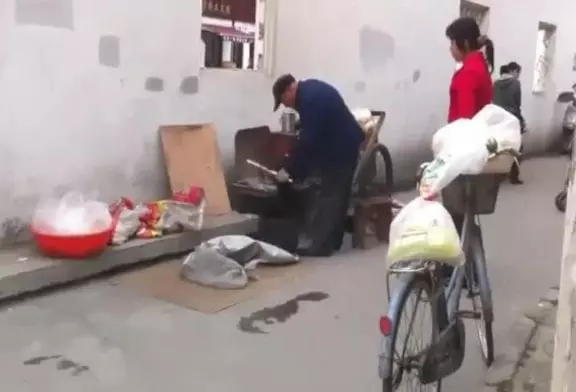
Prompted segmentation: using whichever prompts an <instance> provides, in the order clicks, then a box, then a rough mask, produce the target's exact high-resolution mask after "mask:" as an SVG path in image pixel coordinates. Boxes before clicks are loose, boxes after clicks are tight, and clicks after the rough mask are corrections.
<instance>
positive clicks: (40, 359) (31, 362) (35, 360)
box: [23, 355, 60, 365]
mask: <svg viewBox="0 0 576 392" xmlns="http://www.w3.org/2000/svg"><path fill="white" fill-rule="evenodd" d="M58 358H60V355H50V356H44V357H34V358H30V359H27V360H26V361H24V362H23V364H24V365H40V364H41V363H42V362H46V361H49V360H51V359H58Z"/></svg>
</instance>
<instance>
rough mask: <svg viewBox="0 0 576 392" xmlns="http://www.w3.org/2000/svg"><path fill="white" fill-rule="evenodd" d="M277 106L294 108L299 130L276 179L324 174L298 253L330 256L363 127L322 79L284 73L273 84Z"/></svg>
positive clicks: (335, 245)
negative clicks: (302, 77) (298, 121)
mask: <svg viewBox="0 0 576 392" xmlns="http://www.w3.org/2000/svg"><path fill="white" fill-rule="evenodd" d="M272 94H273V95H274V111H276V110H277V109H278V107H279V106H280V104H283V105H284V106H286V107H289V108H292V109H294V110H296V111H297V112H298V114H299V117H300V124H301V131H300V133H299V137H298V141H297V143H296V145H295V146H294V149H293V150H292V152H291V153H290V156H289V157H288V160H287V162H286V163H285V166H284V168H283V169H281V170H280V171H279V172H278V175H277V178H276V179H277V181H279V182H286V181H289V179H290V178H292V179H294V180H303V179H305V178H306V177H309V176H314V177H318V178H320V182H321V183H320V186H319V190H318V195H317V197H316V198H315V200H314V201H313V202H312V205H311V206H309V207H310V208H309V209H310V214H309V216H310V217H311V219H310V221H309V222H307V227H306V228H305V234H306V235H307V239H308V241H306V243H304V244H300V245H299V248H300V249H299V250H298V253H299V254H301V255H310V256H330V255H331V254H332V253H333V252H334V251H337V250H339V249H340V247H341V245H342V239H343V236H344V229H345V223H346V218H347V214H348V207H349V203H350V192H351V188H352V181H353V177H354V172H355V170H356V165H357V163H358V155H359V153H360V145H361V144H362V142H363V141H364V133H363V131H362V129H361V128H360V125H359V124H358V123H357V121H356V119H355V118H354V116H353V115H352V113H351V112H350V110H349V109H348V106H347V105H346V103H345V102H344V99H343V98H342V96H341V95H340V93H339V92H338V90H336V89H335V88H334V87H333V86H331V85H329V84H328V83H325V82H323V81H320V80H316V79H308V80H302V81H297V80H296V79H295V78H294V76H292V75H290V74H286V75H283V76H280V77H279V78H278V79H277V80H276V82H275V83H274V85H273V87H272Z"/></svg>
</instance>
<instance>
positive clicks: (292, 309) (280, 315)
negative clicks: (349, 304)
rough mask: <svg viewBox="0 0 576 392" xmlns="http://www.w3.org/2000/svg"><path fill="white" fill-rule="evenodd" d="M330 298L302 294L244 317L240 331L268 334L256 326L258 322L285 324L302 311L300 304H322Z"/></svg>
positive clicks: (313, 293)
mask: <svg viewBox="0 0 576 392" xmlns="http://www.w3.org/2000/svg"><path fill="white" fill-rule="evenodd" d="M328 297H329V295H328V294H326V293H323V292H321V291H312V292H309V293H306V294H300V295H299V296H297V297H295V298H292V299H291V300H289V301H286V302H284V303H283V304H280V305H276V306H274V307H271V308H264V309H261V310H258V311H256V312H254V313H252V314H251V315H250V316H247V317H242V318H241V319H240V321H239V322H238V329H239V330H240V331H242V332H246V333H258V334H265V333H268V332H265V331H263V330H261V329H260V328H258V327H257V326H256V325H254V324H255V323H256V322H262V323H264V324H266V325H271V324H277V323H284V322H286V321H287V320H288V319H289V318H290V317H292V316H294V315H295V314H297V313H298V311H299V310H300V304H299V303H300V302H320V301H324V300H325V299H327V298H328Z"/></svg>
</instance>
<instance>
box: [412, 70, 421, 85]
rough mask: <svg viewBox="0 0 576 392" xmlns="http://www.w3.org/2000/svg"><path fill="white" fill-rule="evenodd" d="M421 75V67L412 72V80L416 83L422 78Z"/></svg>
mask: <svg viewBox="0 0 576 392" xmlns="http://www.w3.org/2000/svg"><path fill="white" fill-rule="evenodd" d="M420 76H422V73H421V72H420V70H419V69H417V70H415V71H414V72H413V73H412V81H413V82H414V83H416V82H418V81H419V80H420Z"/></svg>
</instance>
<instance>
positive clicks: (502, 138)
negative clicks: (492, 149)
mask: <svg viewBox="0 0 576 392" xmlns="http://www.w3.org/2000/svg"><path fill="white" fill-rule="evenodd" d="M472 121H474V122H476V123H478V124H482V125H483V126H484V127H485V130H484V133H485V135H486V137H487V138H494V139H495V140H496V141H497V142H498V151H502V150H507V149H513V150H515V151H520V145H521V144H522V130H521V127H520V121H518V119H517V118H516V116H514V115H513V114H511V113H509V112H507V111H506V110H504V109H502V108H501V107H499V106H496V105H486V106H484V108H483V109H482V110H480V111H479V112H478V114H476V115H475V116H474V118H472Z"/></svg>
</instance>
